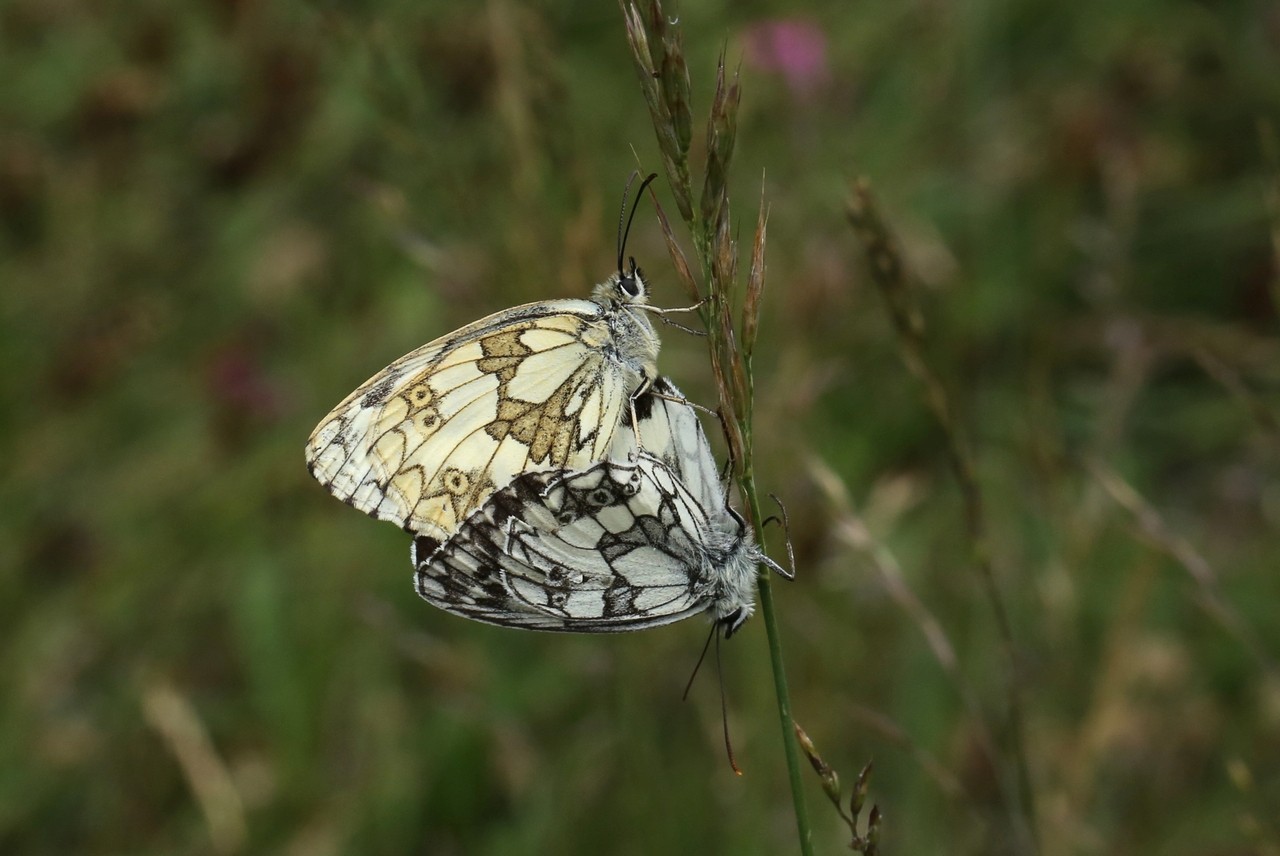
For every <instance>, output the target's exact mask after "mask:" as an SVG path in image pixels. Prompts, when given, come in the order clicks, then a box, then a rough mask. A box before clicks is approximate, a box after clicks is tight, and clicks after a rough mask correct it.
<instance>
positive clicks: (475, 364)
mask: <svg viewBox="0 0 1280 856" xmlns="http://www.w3.org/2000/svg"><path fill="white" fill-rule="evenodd" d="M632 177H633V178H634V175H633V176H632ZM655 177H656V176H653V175H651V176H649V177H648V178H647V179H645V181H644V182H643V183H642V184H641V186H640V191H639V192H640V193H643V191H644V188H645V186H646V185H647V184H648V183H649V182H650V181H652V180H653V178H655ZM629 191H630V182H628V185H627V191H626V192H624V196H623V213H624V214H625V212H626V204H625V203H626V198H627V197H626V193H629ZM631 214H632V218H634V217H635V211H634V209H633V210H632V212H631ZM630 225H631V223H630V221H628V222H627V231H629V230H630ZM626 234H627V232H626V231H624V230H623V228H622V218H621V217H619V223H618V270H617V273H615V274H613V275H611V276H610V277H609V278H608V279H607V280H605V282H603V283H601V284H600V285H597V286H596V287H595V289H594V291H593V292H592V296H591V298H590V299H589V300H579V299H566V300H548V301H543V302H539V303H529V304H526V305H524V306H517V307H514V308H512V309H505V310H503V311H501V312H497V313H494V314H493V315H490V316H488V317H487V318H482V319H480V320H479V321H476V322H474V323H472V324H469V325H467V326H466V327H463V328H462V329H460V330H457V331H455V332H453V333H450V334H448V335H446V336H443V337H441V338H439V339H436V340H435V341H433V342H429V343H427V344H426V345H423V346H422V347H420V348H418V349H417V350H415V351H412V352H411V353H409V354H406V355H405V356H403V357H401V358H400V359H398V360H396V361H395V362H393V363H392V364H391V365H389V366H387V367H386V368H385V369H383V370H382V371H380V372H378V373H377V374H375V375H374V376H373V377H371V378H369V380H367V381H365V382H364V383H363V384H361V385H360V386H359V387H358V388H357V389H356V390H355V391H354V392H352V393H351V394H350V395H348V396H347V397H346V398H345V399H343V401H342V402H341V403H340V404H339V405H338V406H337V407H335V408H333V410H332V411H330V412H329V414H328V415H327V416H325V417H324V419H322V420H321V421H320V424H319V425H317V426H316V429H315V430H314V431H313V432H312V434H311V436H310V438H309V439H308V441H307V446H306V460H307V467H308V469H309V470H310V471H311V474H312V476H314V477H315V478H316V480H317V481H319V482H320V483H321V484H322V485H323V486H324V487H325V488H326V489H328V491H329V492H330V493H332V494H333V495H334V496H336V497H337V498H339V499H341V500H343V501H344V502H346V503H348V504H349V505H352V506H354V507H355V508H358V509H359V510H361V511H363V512H365V513H366V514H369V515H370V516H372V517H375V518H377V519H379V520H389V521H392V522H394V523H396V524H398V525H399V526H401V527H403V528H404V529H406V530H408V531H410V532H414V533H417V534H422V535H426V536H428V537H430V538H433V539H437V540H441V541H443V540H446V539H448V538H449V537H450V536H452V535H453V534H454V533H455V532H456V531H457V530H458V527H459V526H460V525H461V524H462V522H463V521H464V520H466V519H467V517H468V516H469V515H470V514H471V513H472V512H474V511H475V510H476V509H477V508H480V507H481V506H483V505H484V503H485V501H486V500H488V498H489V497H490V496H491V495H492V494H493V492H494V491H496V490H499V489H501V488H503V487H505V486H506V485H508V484H509V483H510V482H511V480H512V479H513V478H515V477H516V476H518V475H521V474H526V473H532V472H538V471H551V472H562V471H576V470H580V469H582V468H584V467H587V466H589V465H591V464H594V463H596V462H598V461H600V460H602V459H604V458H605V457H606V456H607V454H608V450H609V449H610V447H611V445H612V444H613V442H614V439H615V435H616V434H617V431H618V427H619V425H620V424H621V422H622V417H623V413H624V411H626V410H627V409H628V408H629V407H630V406H631V402H632V401H633V400H634V399H635V398H636V397H637V396H639V395H641V394H642V393H644V391H645V390H646V389H648V388H649V386H650V385H651V384H652V383H653V380H654V378H656V377H657V364H656V361H657V356H658V347H659V341H658V335H657V332H656V331H655V330H654V327H653V324H652V323H651V322H650V320H649V318H648V317H647V315H646V313H647V312H657V313H662V312H664V311H668V310H660V309H656V308H654V307H652V306H649V304H648V297H649V286H648V283H647V282H646V281H645V279H644V276H643V274H642V272H641V270H640V269H639V268H638V267H636V262H635V259H634V258H632V259H630V267H629V269H627V270H624V268H623V263H622V259H623V249H624V247H625V243H626Z"/></svg>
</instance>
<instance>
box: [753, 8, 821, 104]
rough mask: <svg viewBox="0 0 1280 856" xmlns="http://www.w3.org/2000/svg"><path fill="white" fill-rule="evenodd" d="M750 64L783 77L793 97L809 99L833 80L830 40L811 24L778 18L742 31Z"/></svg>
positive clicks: (758, 23) (793, 19)
mask: <svg viewBox="0 0 1280 856" xmlns="http://www.w3.org/2000/svg"><path fill="white" fill-rule="evenodd" d="M743 38H744V40H745V57H746V61H747V63H748V64H749V65H752V66H754V67H756V68H759V69H761V70H763V71H767V72H772V73H774V74H777V75H780V76H781V77H782V79H783V80H785V81H786V84H787V87H788V88H789V89H790V90H791V92H792V94H793V95H796V96H797V97H799V98H801V99H804V100H808V99H809V98H811V97H813V96H814V95H815V94H816V93H817V92H818V90H819V89H821V88H822V87H823V86H824V85H826V83H827V81H828V80H829V79H830V78H831V70H830V68H829V67H828V66H827V37H826V35H825V34H824V33H823V32H822V30H821V29H820V28H819V27H818V25H817V24H815V23H813V22H812V21H808V20H804V19H802V18H775V19H771V20H767V21H760V22H757V23H755V24H752V25H750V26H749V27H747V29H746V30H745V31H744V32H743Z"/></svg>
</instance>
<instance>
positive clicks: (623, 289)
mask: <svg viewBox="0 0 1280 856" xmlns="http://www.w3.org/2000/svg"><path fill="white" fill-rule="evenodd" d="M627 262H628V265H627V267H625V268H624V267H623V266H622V265H619V266H618V272H617V273H615V274H613V275H611V276H610V277H609V278H608V279H606V280H605V281H604V282H602V283H600V284H599V285H597V286H596V287H595V291H594V292H593V296H594V297H596V299H598V300H607V301H610V302H613V303H622V304H633V305H636V304H638V305H644V304H646V303H648V302H649V283H648V281H647V280H645V278H644V271H642V270H641V269H640V268H638V267H637V266H636V260H635V259H634V258H628V259H627Z"/></svg>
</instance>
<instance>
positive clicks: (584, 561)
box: [413, 453, 711, 632]
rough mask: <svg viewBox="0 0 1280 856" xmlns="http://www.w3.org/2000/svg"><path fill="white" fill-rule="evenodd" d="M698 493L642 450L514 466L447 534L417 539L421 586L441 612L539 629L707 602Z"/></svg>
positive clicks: (642, 621) (664, 618) (584, 626)
mask: <svg viewBox="0 0 1280 856" xmlns="http://www.w3.org/2000/svg"><path fill="white" fill-rule="evenodd" d="M700 517H702V512H701V509H700V508H699V507H698V505H697V501H696V499H695V498H694V497H693V496H692V495H691V494H690V493H689V492H688V490H686V489H685V488H684V487H683V485H681V483H680V482H679V481H678V480H677V479H676V478H675V477H674V474H673V473H672V472H671V471H670V470H669V469H668V468H667V467H666V466H665V465H664V464H663V463H662V462H661V461H660V460H659V459H657V458H655V457H653V456H651V455H649V454H647V453H640V454H639V455H637V456H635V457H634V458H633V459H632V460H630V461H627V462H618V461H608V462H604V463H600V464H596V465H594V466H592V467H589V468H587V469H585V470H582V471H579V472H574V473H568V474H563V473H561V474H556V473H535V474H530V475H525V476H521V477H519V478H518V479H516V480H515V481H514V482H513V483H512V484H511V485H510V486H509V487H507V488H504V489H503V490H501V491H498V492H497V493H495V494H494V495H493V496H492V497H491V499H490V501H489V503H487V504H486V506H485V507H484V508H483V509H482V510H481V511H480V512H478V513H477V514H475V515H473V516H472V518H471V519H469V520H468V521H467V525H466V526H464V527H463V528H462V529H461V530H460V531H459V532H458V534H457V535H455V536H454V537H453V538H452V539H450V540H449V541H447V542H445V543H444V544H437V543H435V542H433V541H432V540H431V539H430V538H424V537H421V536H420V537H418V538H415V539H414V547H413V561H414V566H415V569H416V573H415V580H416V586H417V590H418V593H419V594H420V595H422V597H423V598H425V599H426V600H427V601H429V602H431V603H433V604H435V605H436V606H438V607H440V608H441V609H444V610H446V611H448V612H453V613H456V614H459V615H463V616H465V617H467V618H473V619H476V620H478V621H484V622H488V623H490V624H501V625H506V626H513V627H526V628H531V629H538V630H564V631H580V632H608V631H624V630H638V629H640V628H644V627H653V626H657V625H660V624H667V623H669V622H672V621H678V620H680V619H682V618H686V617H688V616H690V615H694V614H696V613H699V612H702V611H704V610H705V609H706V608H707V606H708V603H709V600H708V598H709V596H710V590H711V581H710V579H709V575H708V573H707V568H705V567H704V566H703V563H702V561H701V558H700V557H701V552H700V550H699V546H698V544H697V537H698V534H697V533H698V532H699V526H698V525H697V523H696V521H697V520H698V519H699V518H700Z"/></svg>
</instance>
